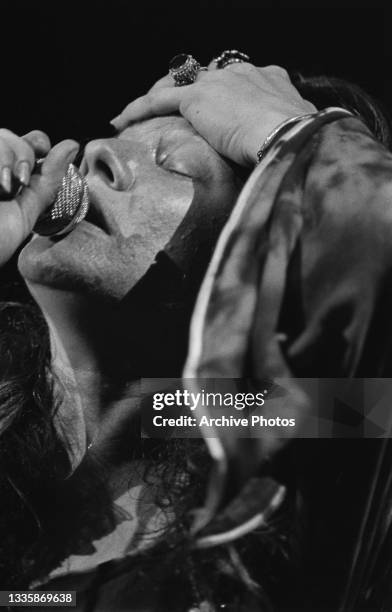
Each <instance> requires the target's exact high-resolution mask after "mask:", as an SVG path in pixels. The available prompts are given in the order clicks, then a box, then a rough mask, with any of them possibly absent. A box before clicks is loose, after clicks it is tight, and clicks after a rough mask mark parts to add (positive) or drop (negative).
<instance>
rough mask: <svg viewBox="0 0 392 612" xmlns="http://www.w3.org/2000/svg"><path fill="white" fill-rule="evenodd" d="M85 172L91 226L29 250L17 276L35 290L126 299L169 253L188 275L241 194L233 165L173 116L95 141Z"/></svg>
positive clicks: (82, 226) (34, 243) (39, 240)
mask: <svg viewBox="0 0 392 612" xmlns="http://www.w3.org/2000/svg"><path fill="white" fill-rule="evenodd" d="M81 171H82V173H83V174H84V175H85V176H86V177H87V181H88V186H89V192H90V201H91V204H90V211H89V213H88V215H87V217H86V220H85V221H83V222H81V223H80V224H79V225H78V226H77V227H76V228H75V230H74V231H73V232H71V233H70V234H68V235H67V236H65V237H63V238H61V239H55V240H52V239H50V238H44V237H35V238H34V239H33V240H32V241H31V242H30V243H29V244H28V245H27V246H26V247H25V248H24V249H23V251H22V253H21V255H20V258H19V269H20V271H21V273H22V275H23V276H24V277H25V278H26V279H27V280H28V281H29V282H30V283H35V284H41V285H46V286H49V287H50V286H51V287H56V288H62V289H67V290H71V291H77V292H82V293H84V294H85V293H88V294H89V293H93V294H95V295H97V294H100V295H102V296H104V297H112V298H115V299H121V298H122V297H123V296H124V295H125V294H126V293H127V292H128V291H129V290H130V289H131V288H132V287H133V286H134V285H135V283H136V282H137V281H138V280H139V279H140V278H141V277H142V276H143V275H144V274H145V272H146V271H147V269H148V268H149V267H150V265H151V264H152V263H153V261H154V259H155V256H156V254H157V253H158V252H159V251H160V250H162V249H165V251H166V252H167V253H168V254H169V256H170V257H171V258H172V259H173V260H174V261H175V262H176V263H177V264H178V265H179V267H180V268H181V269H183V270H184V272H186V271H187V269H188V268H189V266H190V264H191V261H192V258H194V257H195V255H196V254H197V252H198V251H200V249H203V248H207V247H211V243H212V241H213V240H214V239H215V237H216V234H217V231H218V230H219V228H220V227H221V225H222V223H223V221H224V219H225V218H226V217H227V215H228V213H229V212H230V210H231V207H232V205H233V202H234V200H235V198H236V196H237V194H238V190H239V183H238V181H237V179H236V177H235V175H234V172H233V170H232V169H231V167H230V166H229V165H228V164H227V163H226V162H225V161H224V160H223V159H222V158H221V157H220V156H219V155H217V153H216V152H215V151H214V150H213V149H212V148H211V147H210V146H209V145H208V144H207V142H206V141H205V140H204V139H203V138H201V137H200V136H199V135H198V134H196V132H195V131H194V130H193V129H192V127H191V126H190V125H189V124H188V123H187V122H186V121H185V120H184V119H182V118H180V117H173V116H172V117H159V118H155V119H151V120H149V121H145V122H143V123H140V124H135V125H132V126H129V127H127V128H126V129H125V130H124V131H123V132H121V133H120V134H119V135H118V136H117V137H115V138H108V139H101V140H94V141H92V142H90V143H89V144H88V145H87V147H86V150H85V155H84V159H83V162H82V166H81ZM185 217H186V219H185V220H184V218H185Z"/></svg>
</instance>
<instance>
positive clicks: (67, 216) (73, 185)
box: [33, 160, 89, 236]
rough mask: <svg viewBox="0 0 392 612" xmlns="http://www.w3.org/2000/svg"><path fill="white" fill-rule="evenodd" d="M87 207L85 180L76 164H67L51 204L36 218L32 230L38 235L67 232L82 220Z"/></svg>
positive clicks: (59, 234)
mask: <svg viewBox="0 0 392 612" xmlns="http://www.w3.org/2000/svg"><path fill="white" fill-rule="evenodd" d="M42 161H43V160H39V161H38V162H37V164H38V165H40V164H41V163H42ZM88 208H89V195H88V186H87V181H86V179H85V178H84V176H82V175H81V174H80V172H79V171H78V169H77V168H76V166H74V165H73V164H69V166H68V169H67V172H66V173H65V175H64V177H63V180H62V184H61V187H60V189H59V191H58V192H57V196H56V198H55V200H54V202H53V204H52V205H51V206H50V207H49V208H48V209H47V210H46V211H45V212H44V213H42V215H41V216H40V217H39V218H38V220H37V222H36V224H35V226H34V228H33V231H34V232H35V233H36V234H39V235H40V236H62V235H64V234H68V233H69V232H71V231H72V230H73V229H75V227H76V225H78V223H80V222H81V221H83V219H84V218H85V216H86V214H87V211H88Z"/></svg>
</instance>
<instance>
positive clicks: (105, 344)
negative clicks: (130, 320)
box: [29, 284, 138, 455]
mask: <svg viewBox="0 0 392 612" xmlns="http://www.w3.org/2000/svg"><path fill="white" fill-rule="evenodd" d="M29 290H30V292H31V294H32V296H33V297H34V299H35V300H36V302H37V303H38V305H39V306H40V308H41V310H42V312H43V315H44V317H45V319H46V321H47V323H48V325H49V329H50V336H51V349H52V358H53V365H54V367H55V370H56V372H57V373H58V375H59V376H60V378H61V376H62V374H63V373H64V372H68V371H69V370H71V372H72V377H73V379H74V381H75V384H76V388H77V392H78V394H79V396H80V400H81V404H82V408H83V413H84V419H85V423H86V429H87V443H88V444H90V445H92V447H93V448H94V452H96V453H98V452H101V453H104V454H105V455H108V454H110V453H113V450H114V449H113V444H112V440H113V439H114V438H115V439H116V441H117V444H118V442H119V432H120V431H121V432H122V433H123V434H124V435H125V434H126V432H128V431H129V425H130V422H131V420H132V417H133V415H134V413H135V410H136V409H137V406H138V402H137V400H135V399H133V400H132V395H135V394H134V393H133V391H134V386H135V384H136V383H135V384H134V385H132V383H128V384H126V383H125V382H124V379H123V377H122V373H123V371H124V360H126V358H127V355H126V350H127V348H128V350H129V339H128V341H127V342H125V341H124V340H123V339H122V335H121V333H120V332H121V329H120V328H119V327H120V326H119V325H118V323H117V320H118V317H116V316H114V312H113V308H112V307H110V306H109V305H106V304H103V303H101V304H100V303H98V302H97V300H96V299H95V300H94V301H92V300H88V299H87V298H83V297H80V296H75V295H74V294H73V293H71V292H67V291H62V290H54V289H52V288H50V289H48V288H46V287H42V286H37V285H31V284H29ZM127 425H128V427H127Z"/></svg>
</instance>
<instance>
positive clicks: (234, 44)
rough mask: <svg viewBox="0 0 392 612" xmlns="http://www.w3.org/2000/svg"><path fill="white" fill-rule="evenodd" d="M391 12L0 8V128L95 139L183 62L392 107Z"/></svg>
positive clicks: (305, 1) (119, 1)
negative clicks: (266, 71) (270, 75)
mask: <svg viewBox="0 0 392 612" xmlns="http://www.w3.org/2000/svg"><path fill="white" fill-rule="evenodd" d="M390 13H391V11H390V10H389V9H387V3H386V2H385V3H383V2H379V1H378V2H377V1H376V2H374V1H372V2H369V1H368V2H365V3H360V2H358V1H357V2H353V1H344V0H341V1H340V2H338V1H336V0H329V1H324V2H321V1H317V0H314V1H310V0H300V1H292V0H286V1H283V0H264V1H262V0H258V1H255V0H252V1H251V0H242V1H239V0H237V1H234V0H194V1H193V2H191V1H189V0H183V1H181V2H180V1H179V0H172V1H170V2H151V1H149V0H144V1H143V0H140V1H138V2H135V1H134V0H106V1H102V0H101V1H100V0H95V1H94V2H93V1H90V0H88V1H84V2H83V0H80V1H79V2H76V1H75V0H67V1H63V0H52V1H51V2H49V1H42V2H33V1H23V0H22V1H19V2H18V1H17V0H13V1H12V2H11V1H9V0H2V1H1V2H0V20H1V22H0V23H1V34H0V57H1V63H0V78H1V90H0V91H1V94H0V101H1V102H0V105H1V108H0V110H1V122H2V124H3V125H4V126H5V127H8V128H10V129H12V130H14V131H16V132H17V133H23V132H25V131H27V130H30V129H33V128H40V129H44V130H46V131H47V132H48V133H49V135H50V136H51V137H52V138H53V140H54V141H56V140H58V139H59V138H62V137H76V138H85V137H88V136H99V135H101V134H102V135H103V134H104V133H105V129H106V126H107V123H108V120H109V119H110V118H111V117H113V116H114V115H115V114H117V113H118V112H119V111H120V110H121V108H122V107H123V106H124V105H125V104H126V103H127V102H129V101H130V100H131V99H132V98H134V97H136V96H138V95H140V94H141V93H143V92H144V91H145V90H146V88H148V87H149V86H150V85H151V83H152V82H153V81H154V80H155V79H157V78H159V77H160V76H162V75H163V74H164V73H165V72H167V64H168V61H169V60H170V58H171V57H172V56H173V55H175V54H176V53H179V52H189V53H192V54H193V55H194V56H195V57H196V58H198V59H199V60H200V61H201V62H202V63H207V62H208V61H209V60H210V59H211V58H212V57H213V56H215V55H217V54H219V53H220V52H221V51H222V50H223V49H230V48H237V49H240V50H243V51H246V52H248V54H249V55H250V56H251V57H252V59H253V60H254V62H255V63H257V64H259V65H263V64H271V63H273V64H281V65H283V66H285V67H286V68H288V69H291V70H293V69H296V70H298V69H299V70H302V71H303V72H304V73H305V74H328V75H335V76H341V77H345V78H348V79H351V80H353V81H355V82H357V83H358V84H360V85H362V86H363V87H364V88H366V89H367V90H368V91H369V92H370V93H372V94H373V95H375V96H376V97H377V98H378V99H380V100H382V101H383V102H384V103H385V106H386V107H387V108H391V109H392V70H391V66H392V61H391V60H392V36H390V30H391V26H392V19H391V15H390Z"/></svg>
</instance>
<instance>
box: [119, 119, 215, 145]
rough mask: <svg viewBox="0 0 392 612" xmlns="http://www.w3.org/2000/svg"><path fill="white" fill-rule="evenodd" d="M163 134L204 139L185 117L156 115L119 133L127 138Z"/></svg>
mask: <svg viewBox="0 0 392 612" xmlns="http://www.w3.org/2000/svg"><path fill="white" fill-rule="evenodd" d="M163 135H168V136H177V137H178V138H180V137H181V138H182V139H184V140H189V141H195V142H196V141H202V142H205V141H204V139H202V138H201V137H200V136H199V135H198V134H197V132H195V130H194V129H193V127H192V126H191V124H190V123H189V122H188V121H186V119H184V118H183V117H178V116H170V117H154V118H153V119H148V120H146V121H141V122H139V123H134V124H132V125H129V126H127V127H126V128H125V129H124V130H122V131H121V132H120V133H119V134H118V138H120V139H126V140H128V139H129V140H134V139H136V140H146V141H148V140H151V139H154V138H159V137H161V136H163Z"/></svg>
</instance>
